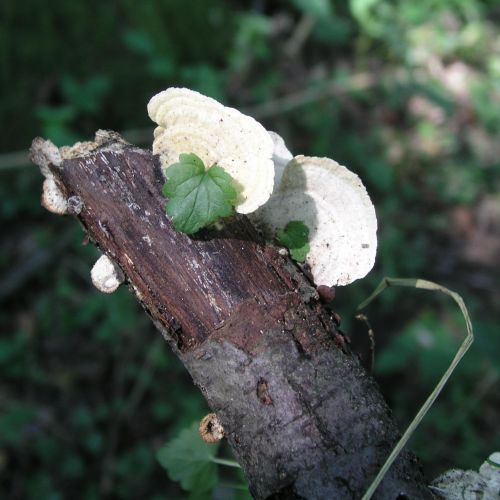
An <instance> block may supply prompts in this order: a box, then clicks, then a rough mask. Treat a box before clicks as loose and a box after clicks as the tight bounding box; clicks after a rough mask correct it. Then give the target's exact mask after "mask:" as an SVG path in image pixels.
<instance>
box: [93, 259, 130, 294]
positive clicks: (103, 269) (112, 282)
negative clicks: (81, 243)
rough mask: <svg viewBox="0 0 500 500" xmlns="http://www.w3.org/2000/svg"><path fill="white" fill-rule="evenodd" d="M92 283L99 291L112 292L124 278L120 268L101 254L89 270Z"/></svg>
mask: <svg viewBox="0 0 500 500" xmlns="http://www.w3.org/2000/svg"><path fill="white" fill-rule="evenodd" d="M90 277H91V278H92V283H93V284H94V286H95V287H96V288H97V289H98V290H99V291H101V292H104V293H112V292H114V291H115V290H116V289H117V288H118V287H119V286H120V285H121V284H122V283H123V281H124V280H125V277H124V276H123V272H122V270H121V269H120V268H119V267H118V266H117V265H116V264H115V263H114V262H113V261H112V260H111V259H110V258H109V257H108V256H107V255H101V257H99V259H98V260H97V262H96V263H95V264H94V267H93V268H92V271H90Z"/></svg>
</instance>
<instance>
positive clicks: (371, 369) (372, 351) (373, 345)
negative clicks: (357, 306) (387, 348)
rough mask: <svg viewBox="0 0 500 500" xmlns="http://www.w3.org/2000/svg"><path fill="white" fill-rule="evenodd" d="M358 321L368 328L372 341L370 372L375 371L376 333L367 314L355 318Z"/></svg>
mask: <svg viewBox="0 0 500 500" xmlns="http://www.w3.org/2000/svg"><path fill="white" fill-rule="evenodd" d="M355 318H356V319H359V320H360V321H363V322H364V323H365V325H366V326H367V328H368V338H369V339H370V367H369V368H370V372H372V371H373V367H374V366H375V333H374V332H373V328H372V326H371V325H370V322H369V321H368V317H367V316H366V315H365V314H357V315H356V316H355Z"/></svg>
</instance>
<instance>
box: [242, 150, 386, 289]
mask: <svg viewBox="0 0 500 500" xmlns="http://www.w3.org/2000/svg"><path fill="white" fill-rule="evenodd" d="M293 219H297V220H301V221H302V222H304V223H305V224H306V226H307V227H308V228H309V230H310V241H309V243H310V250H309V253H308V255H307V257H306V263H307V264H309V266H310V267H311V272H312V275H313V278H314V281H315V283H316V284H317V285H327V286H335V285H347V284H349V283H351V282H353V281H354V280H356V279H359V278H362V277H364V276H365V275H366V274H367V273H368V272H369V271H370V269H371V268H372V267H373V264H374V261H375V254H376V249H377V218H376V215H375V209H374V207H373V204H372V202H371V200H370V198H369V196H368V193H367V192H366V189H365V187H364V186H363V184H362V182H361V180H360V179H359V177H358V176H357V175H356V174H354V173H353V172H351V171H349V170H348V169H347V168H345V167H343V166H342V165H339V164H338V163H337V162H336V161H334V160H331V159H329V158H316V157H307V156H302V155H301V156H296V157H295V158H294V159H293V160H291V161H290V162H289V163H288V164H287V165H286V167H285V169H284V172H283V176H282V178H281V181H280V184H279V186H278V187H277V189H276V190H275V192H274V193H273V195H272V197H271V198H270V200H269V201H268V202H267V203H266V204H265V205H264V206H263V207H261V208H260V209H259V210H258V211H257V212H256V213H255V214H253V215H252V220H253V221H254V222H255V223H256V224H257V225H259V226H260V227H261V228H262V230H263V231H264V234H265V235H266V236H267V237H268V238H274V237H275V236H276V233H277V231H278V230H280V229H282V228H283V227H285V226H286V224H287V223H288V222H290V221H291V220H293Z"/></svg>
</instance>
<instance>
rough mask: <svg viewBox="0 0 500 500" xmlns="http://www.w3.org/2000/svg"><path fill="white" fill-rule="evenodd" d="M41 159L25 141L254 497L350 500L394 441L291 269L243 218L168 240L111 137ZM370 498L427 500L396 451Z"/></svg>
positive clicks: (142, 185) (150, 165) (136, 157)
mask: <svg viewBox="0 0 500 500" xmlns="http://www.w3.org/2000/svg"><path fill="white" fill-rule="evenodd" d="M47 147H49V146H48V145H47V143H46V142H43V141H40V140H35V142H34V145H33V148H32V156H33V159H34V161H35V163H37V164H38V165H39V166H40V167H41V168H42V170H43V171H45V172H46V171H47V169H44V167H43V165H46V166H47V163H49V161H52V164H50V165H48V169H49V174H48V175H51V176H53V179H54V180H55V182H56V184H57V186H58V187H59V188H60V190H61V191H62V193H63V195H64V196H65V197H66V199H71V200H73V201H72V203H71V204H70V205H71V206H75V200H76V201H77V203H76V206H78V211H77V212H78V213H76V216H77V217H78V219H79V221H80V222H81V223H82V225H83V226H84V228H85V230H86V231H87V233H88V235H89V237H90V239H91V240H92V241H93V242H94V243H95V244H96V245H97V246H98V247H99V248H100V249H101V250H102V252H103V253H105V254H107V255H108V256H109V257H110V258H111V259H112V260H113V261H114V262H115V263H116V264H117V265H118V266H119V267H120V268H121V270H122V271H123V273H124V275H125V276H126V279H127V282H128V284H129V286H130V288H131V289H132V290H133V292H134V293H135V295H136V297H137V299H138V300H139V301H140V302H141V304H142V305H143V307H144V309H145V310H146V311H147V313H148V314H149V315H150V316H151V318H152V320H153V321H154V323H155V325H156V326H157V327H158V329H159V330H160V331H161V333H162V334H163V336H164V338H165V339H166V340H167V342H169V344H170V345H171V346H172V348H173V349H174V351H175V352H176V354H177V355H178V356H179V358H180V359H181V361H182V362H183V363H184V365H185V366H186V368H187V369H188V370H189V372H190V374H191V376H192V378H193V380H194V382H195V384H196V385H198V386H199V387H200V389H201V391H202V392H203V394H204V396H205V398H206V399H207V402H208V404H209V405H210V407H211V408H212V409H213V411H214V412H215V413H216V414H217V416H218V418H219V420H220V421H221V422H222V424H223V425H224V428H225V431H226V436H227V439H228V440H229V443H230V444H231V446H232V448H233V450H234V453H235V456H236V457H237V459H238V461H239V462H240V464H241V466H242V468H243V470H244V471H245V474H246V476H247V479H248V481H249V483H250V490H251V492H252V494H253V495H254V496H255V497H256V498H259V499H262V498H307V499H325V498H335V499H343V498H360V497H361V496H362V494H363V493H364V491H365V490H366V489H367V487H368V486H369V484H370V481H371V480H372V479H373V477H374V476H375V474H376V473H377V471H378V469H379V468H380V466H381V465H382V463H383V462H384V459H385V458H386V457H387V455H388V454H389V452H390V450H391V448H392V446H393V445H394V443H395V442H396V441H397V439H398V437H399V433H398V431H397V429H396V427H395V424H394V422H393V420H392V418H391V416H390V410H389V409H388V407H387V406H386V404H385V403H384V401H383V399H382V397H381V395H380V392H379V390H378V388H377V386H376V384H375V382H374V380H373V379H372V378H371V377H370V376H368V375H367V374H366V372H365V371H364V370H363V368H362V367H361V366H360V364H359V363H358V360H357V358H356V356H355V355H352V354H350V353H348V352H344V351H343V350H341V349H340V348H339V347H337V346H336V344H335V341H334V336H335V334H336V333H337V331H336V324H335V322H334V320H333V319H332V318H331V317H330V315H329V313H328V311H327V310H326V309H323V307H322V306H321V304H320V303H319V301H318V296H317V293H316V290H315V289H314V287H313V286H312V285H311V284H310V282H309V281H308V280H307V278H306V277H305V276H304V275H303V274H302V273H301V272H300V271H299V269H298V268H297V267H296V266H295V265H294V264H293V263H292V262H291V261H290V260H289V259H287V258H285V257H283V256H281V255H280V254H279V253H278V252H277V251H276V249H275V248H273V247H271V246H268V245H266V244H265V243H264V242H263V241H262V239H261V238H260V236H259V234H258V233H257V232H256V231H255V230H254V228H253V227H252V226H251V224H250V223H249V222H248V221H247V220H246V218H245V217H241V216H238V217H235V218H234V219H232V220H230V221H229V222H226V223H225V224H224V226H223V227H222V229H206V230H203V231H200V232H199V233H197V235H196V236H195V237H188V236H186V235H184V234H181V233H178V232H176V231H175V230H174V229H173V227H172V225H171V223H170V221H169V220H168V218H167V216H166V215H165V210H164V205H165V200H164V198H163V196H162V194H161V188H162V185H163V182H164V181H163V177H162V174H161V171H160V165H159V162H158V159H157V158H156V157H155V156H153V155H151V153H150V152H148V151H144V150H140V149H137V148H135V147H133V146H130V145H127V144H125V143H124V142H122V141H121V140H120V139H119V138H118V137H117V136H116V134H106V133H103V132H99V133H98V135H97V136H96V142H94V143H87V144H83V145H77V146H76V147H75V148H74V149H70V150H64V151H63V150H61V151H62V154H63V158H65V159H64V160H63V161H62V162H58V161H54V160H53V157H54V155H53V151H49V152H47V151H45V149H46V148H47ZM49 148H50V147H49ZM56 156H57V155H56ZM51 159H52V160H51ZM54 163H56V164H54ZM57 163H60V164H59V165H57ZM74 213H75V211H74ZM377 497H378V498H383V499H394V500H396V499H403V498H432V495H431V493H430V490H428V489H427V487H426V486H425V482H424V479H423V477H422V475H421V473H420V470H419V468H418V466H417V465H416V461H415V459H414V458H413V457H412V455H411V454H409V453H404V454H403V455H402V456H401V457H400V458H399V459H398V460H397V461H396V463H395V464H394V465H393V467H392V468H391V470H390V471H389V473H388V474H387V476H386V478H385V479H384V481H383V482H382V484H381V485H380V487H379V489H378V492H377Z"/></svg>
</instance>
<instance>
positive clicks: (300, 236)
mask: <svg viewBox="0 0 500 500" xmlns="http://www.w3.org/2000/svg"><path fill="white" fill-rule="evenodd" d="M277 239H278V242H279V243H280V244H281V245H283V246H285V247H286V248H288V250H289V251H290V256H291V257H292V259H293V260H295V261H297V262H304V261H305V260H306V257H307V254H308V252H309V250H310V248H311V247H310V245H309V228H308V227H307V226H306V225H305V224H304V222H302V221H300V220H292V221H290V222H289V223H288V224H287V225H286V226H285V227H284V228H283V229H280V230H279V231H278V234H277Z"/></svg>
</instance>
